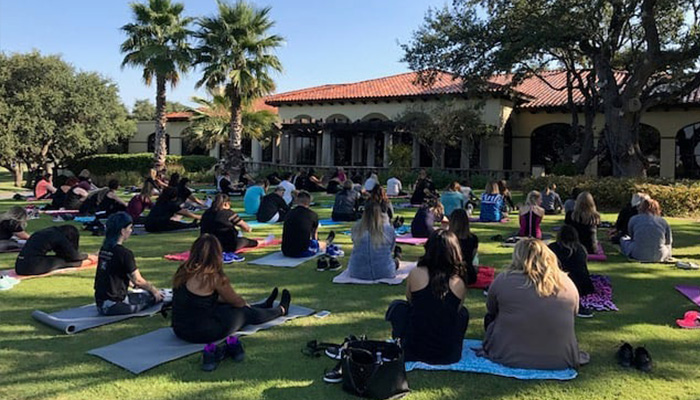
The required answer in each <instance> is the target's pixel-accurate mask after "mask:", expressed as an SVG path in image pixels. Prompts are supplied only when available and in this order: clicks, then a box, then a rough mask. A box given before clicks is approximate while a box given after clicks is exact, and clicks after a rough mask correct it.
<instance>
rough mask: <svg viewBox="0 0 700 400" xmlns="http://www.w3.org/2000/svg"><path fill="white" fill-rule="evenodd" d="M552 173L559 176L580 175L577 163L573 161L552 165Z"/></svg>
mask: <svg viewBox="0 0 700 400" xmlns="http://www.w3.org/2000/svg"><path fill="white" fill-rule="evenodd" d="M552 174H553V175H559V176H575V175H578V170H577V169H576V164H574V163H572V162H562V163H559V164H555V165H554V166H553V167H552Z"/></svg>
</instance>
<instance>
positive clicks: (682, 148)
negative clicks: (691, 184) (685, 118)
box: [676, 122, 700, 179]
mask: <svg viewBox="0 0 700 400" xmlns="http://www.w3.org/2000/svg"><path fill="white" fill-rule="evenodd" d="M699 178H700V122H697V123H695V124H691V125H688V126H686V127H685V128H683V129H681V130H679V131H678V133H677V134H676V179H699Z"/></svg>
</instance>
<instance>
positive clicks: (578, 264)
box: [549, 242, 595, 297]
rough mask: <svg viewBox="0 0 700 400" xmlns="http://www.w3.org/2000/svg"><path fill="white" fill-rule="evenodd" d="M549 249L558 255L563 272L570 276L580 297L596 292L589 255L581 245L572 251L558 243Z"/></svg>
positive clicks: (551, 245)
mask: <svg viewBox="0 0 700 400" xmlns="http://www.w3.org/2000/svg"><path fill="white" fill-rule="evenodd" d="M549 249H550V250H552V252H554V254H556V256H557V259H558V260H559V265H560V266H561V269H562V271H564V272H566V273H567V274H569V278H570V279H571V280H572V281H573V282H574V285H576V289H577V290H578V295H579V297H580V296H586V295H588V294H591V293H593V292H595V288H594V287H593V282H591V276H590V274H589V272H588V254H587V253H586V249H584V248H583V246H581V245H580V244H577V245H576V247H575V248H574V249H573V250H571V249H568V248H566V247H564V246H563V245H561V244H560V243H558V242H554V243H552V244H550V245H549Z"/></svg>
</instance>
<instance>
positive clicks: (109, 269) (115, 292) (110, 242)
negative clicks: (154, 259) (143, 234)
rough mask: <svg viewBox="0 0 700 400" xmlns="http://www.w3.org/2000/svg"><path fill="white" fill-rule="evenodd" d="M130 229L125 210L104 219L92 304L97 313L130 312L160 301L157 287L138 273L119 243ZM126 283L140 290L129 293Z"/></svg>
mask: <svg viewBox="0 0 700 400" xmlns="http://www.w3.org/2000/svg"><path fill="white" fill-rule="evenodd" d="M132 230H133V221H132V219H131V216H130V215H129V214H127V213H126V212H118V213H116V214H112V215H111V216H110V217H109V218H108V219H107V229H106V231H105V240H104V242H103V243H102V248H101V249H100V254H99V259H98V261H97V272H96V273H95V304H96V305H97V311H98V312H99V313H100V314H103V315H124V314H133V313H137V312H139V311H141V310H143V309H144V308H148V307H150V306H152V305H154V304H155V303H157V302H160V301H162V300H163V295H162V294H161V293H160V292H159V291H158V289H156V287H155V286H154V285H152V284H151V283H149V282H148V281H147V280H145V279H144V278H143V276H141V273H140V272H139V270H138V268H137V267H136V259H135V258H134V253H133V252H131V250H129V249H127V248H126V247H124V245H123V243H124V242H125V241H126V240H127V239H129V237H130V236H131V232H132ZM129 284H133V285H134V287H137V288H140V289H143V290H144V291H143V292H129V290H128V289H129Z"/></svg>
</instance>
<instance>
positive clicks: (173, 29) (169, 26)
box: [121, 0, 193, 171]
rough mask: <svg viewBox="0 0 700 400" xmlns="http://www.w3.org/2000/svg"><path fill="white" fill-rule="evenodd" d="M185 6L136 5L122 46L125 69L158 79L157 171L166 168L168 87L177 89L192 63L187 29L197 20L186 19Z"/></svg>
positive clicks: (166, 0) (159, 1)
mask: <svg viewBox="0 0 700 400" xmlns="http://www.w3.org/2000/svg"><path fill="white" fill-rule="evenodd" d="M183 9H184V5H183V4H182V3H171V2H170V0H148V4H141V3H132V4H131V11H132V12H133V15H134V22H132V23H129V24H126V25H124V26H122V28H121V30H122V31H123V32H125V33H126V34H127V36H128V37H127V39H126V40H125V41H124V43H122V45H121V52H122V53H126V55H125V56H124V60H123V61H122V68H124V67H125V66H127V65H130V66H135V67H143V80H144V82H145V83H146V85H149V86H150V85H151V82H152V81H153V78H154V77H155V79H156V130H155V139H156V146H155V152H154V155H153V158H154V167H155V168H156V170H157V171H163V170H164V169H165V156H166V153H167V149H166V145H165V122H166V118H165V107H166V101H165V86H166V84H167V83H170V85H171V87H173V88H174V87H175V86H176V85H177V83H178V82H179V81H180V73H185V72H187V70H188V69H189V67H190V64H191V62H192V50H191V48H190V44H189V41H188V39H189V37H190V35H191V32H190V31H189V30H188V29H187V26H188V25H189V24H190V23H191V22H192V21H193V18H189V17H184V16H182V11H183Z"/></svg>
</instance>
